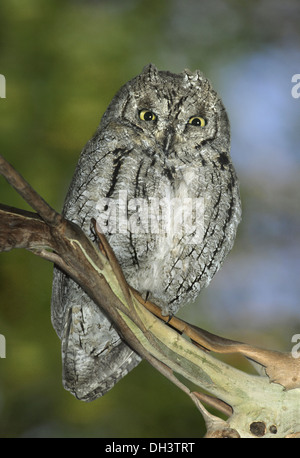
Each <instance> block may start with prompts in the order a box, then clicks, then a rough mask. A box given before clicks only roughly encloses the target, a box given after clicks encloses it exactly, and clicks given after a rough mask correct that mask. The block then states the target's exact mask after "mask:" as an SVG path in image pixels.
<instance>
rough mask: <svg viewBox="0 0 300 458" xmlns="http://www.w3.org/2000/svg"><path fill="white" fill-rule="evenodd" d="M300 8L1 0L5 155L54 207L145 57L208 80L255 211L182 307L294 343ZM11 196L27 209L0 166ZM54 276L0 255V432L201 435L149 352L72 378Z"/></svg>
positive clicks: (189, 407) (264, 337)
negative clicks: (122, 372)
mask: <svg viewBox="0 0 300 458" xmlns="http://www.w3.org/2000/svg"><path fill="white" fill-rule="evenodd" d="M299 23H300V3H299V1H298V0H287V1H285V2H282V1H280V0H261V1H258V0H257V1H242V2H241V1H240V0H228V1H221V0H209V1H197V0H185V1H181V0H166V1H163V0H152V1H150V2H149V1H143V0H98V1H97V0H89V1H83V0H73V1H72V0H60V1H58V0H52V1H51V2H50V1H48V0H27V1H26V2H25V1H24V2H20V1H18V0H11V1H10V0H2V1H1V3H0V73H1V74H3V75H4V76H5V78H6V98H5V99H4V98H2V99H0V113H1V118H0V119H1V123H0V143H1V154H2V155H4V156H5V157H6V158H7V159H8V160H9V161H10V162H11V163H12V164H13V165H14V166H15V167H16V168H17V170H19V171H20V172H21V173H22V174H23V176H24V177H26V179H27V180H28V181H29V182H30V183H31V184H32V186H33V187H34V188H35V189H36V190H37V191H38V192H39V193H40V194H41V195H42V196H43V197H44V198H45V199H46V200H47V201H48V202H49V203H50V204H51V205H52V206H54V207H55V208H56V209H58V210H60V209H61V206H62V203H63V199H64V196H65V193H66V190H67V187H68V184H69V182H70V179H71V177H72V174H73V171H74V168H75V165H76V162H77V159H78V155H79V153H80V151H81V149H82V147H83V146H84V145H85V143H86V141H87V140H88V139H89V138H90V137H91V135H92V134H93V133H94V131H95V130H96V128H97V125H98V123H99V120H100V118H101V116H102V114H103V112H104V110H105V108H106V106H107V105H108V103H109V101H110V100H111V98H112V97H113V95H114V94H115V92H116V91H117V90H118V89H119V87H120V86H121V85H122V84H124V83H125V82H126V81H127V80H128V79H130V78H132V77H133V76H135V75H136V74H138V73H139V72H140V71H141V69H142V68H143V66H144V65H145V64H147V63H149V62H153V63H155V64H156V65H157V66H158V67H159V68H160V69H167V70H170V71H173V72H179V71H182V70H183V69H184V68H186V67H189V68H190V69H191V70H194V69H196V68H199V69H201V70H202V71H204V73H206V75H207V76H208V77H209V78H210V79H211V80H212V81H213V84H214V86H215V88H216V89H217V90H218V92H219V93H220V95H221V96H222V98H223V101H224V102H225V105H226V107H227V109H228V113H229V117H230V119H231V124H232V157H233V160H234V163H235V165H236V169H237V172H238V175H239V178H240V182H241V194H242V199H243V211H244V217H243V222H242V224H241V226H240V228H239V234H238V238H237V241H236V244H235V247H234V249H233V251H232V253H231V254H230V256H229V257H228V260H227V261H226V263H225V265H224V267H223V269H222V270H221V271H220V272H219V273H218V274H217V276H216V277H215V279H214V281H213V282H212V284H211V285H210V286H209V288H207V290H205V291H204V292H203V293H202V294H201V296H200V298H199V301H198V303H197V304H194V305H191V306H188V307H187V309H186V310H184V311H183V312H182V313H181V316H183V317H185V318H186V319H188V320H189V321H191V322H192V323H194V324H196V325H199V326H202V327H205V328H206V329H208V330H210V331H212V332H215V333H219V334H221V335H224V336H227V337H232V338H237V339H239V340H244V341H248V342H250V343H255V344H260V345H264V346H267V347H269V348H274V349H278V350H285V351H289V350H290V348H291V345H292V344H291V337H292V335H293V334H296V333H300V319H299V315H300V313H299V293H300V286H299V273H300V269H299V267H300V261H299V259H300V249H299V246H300V244H299V242H300V233H299V227H300V218H299V201H300V185H299V171H300V170H299V169H300V153H299V145H300V134H299V113H300V98H299V99H295V98H293V97H292V95H291V89H292V83H291V79H292V76H293V75H294V74H299V73H300V43H299V38H300V37H299V35H300V28H299ZM0 201H1V202H3V203H6V204H9V205H13V206H17V207H21V208H28V207H27V205H26V204H25V203H24V202H23V201H22V200H21V198H20V197H19V196H18V195H17V194H16V193H15V191H14V190H13V189H11V188H10V187H9V186H8V185H7V183H6V182H5V181H4V179H3V178H2V179H1V177H0ZM51 281H52V266H51V265H50V263H47V262H46V261H43V260H41V259H39V258H37V257H35V256H34V255H32V254H31V253H28V252H25V251H13V252H10V253H3V254H1V255H0V334H3V335H4V336H5V338H6V346H7V347H6V358H5V359H0V437H201V436H202V435H203V432H204V425H203V421H202V418H201V416H200V414H199V413H198V411H197V410H196V408H195V407H194V405H193V404H192V403H191V401H190V400H189V399H188V398H187V397H186V396H185V395H184V394H183V393H181V392H180V391H179V390H178V389H177V388H175V387H174V386H172V384H171V383H170V382H169V381H167V380H166V379H164V378H163V377H162V376H161V375H160V374H158V373H157V372H156V371H155V370H154V369H152V368H151V367H150V366H149V365H148V364H147V363H145V362H142V363H141V364H140V365H139V366H138V367H137V368H136V369H135V370H133V371H132V372H131V373H130V374H129V375H127V376H126V377H125V378H124V379H123V380H122V381H121V382H119V383H118V384H117V385H116V386H115V388H114V389H113V390H111V391H110V392H109V393H108V394H107V395H105V396H104V397H103V398H100V399H98V400H97V401H94V402H92V403H90V404H85V403H82V402H80V401H77V400H76V399H75V398H73V397H72V395H70V394H69V393H68V392H66V391H64V389H63V387H62V384H61V356H60V342H59V340H58V338H57V336H56V334H55V332H54V330H53V329H52V326H51V322H50V297H51ZM228 361H229V362H230V363H232V364H235V365H236V364H237V365H238V366H239V367H243V368H246V366H241V362H240V361H238V360H236V359H235V358H233V357H232V358H229V359H228ZM247 368H248V366H247Z"/></svg>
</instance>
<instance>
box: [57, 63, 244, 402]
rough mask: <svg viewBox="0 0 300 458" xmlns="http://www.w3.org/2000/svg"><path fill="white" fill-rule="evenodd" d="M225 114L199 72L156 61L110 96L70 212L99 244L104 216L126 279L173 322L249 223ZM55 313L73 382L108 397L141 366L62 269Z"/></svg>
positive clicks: (84, 392)
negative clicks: (97, 234)
mask: <svg viewBox="0 0 300 458" xmlns="http://www.w3.org/2000/svg"><path fill="white" fill-rule="evenodd" d="M229 151H230V128H229V122H228V117H227V114H226V111H225V108H224V106H223V104H222V102H221V100H220V98H219V97H218V95H217V94H216V92H215V91H214V89H213V88H212V86H211V83H210V82H209V80H208V79H207V78H206V77H205V76H204V75H203V74H202V73H201V72H200V71H196V72H194V73H192V72H190V71H189V70H185V71H184V72H182V73H180V74H174V73H171V72H168V71H158V70H157V68H156V67H155V66H154V65H152V64H150V65H148V66H146V67H145V68H144V69H143V71H142V73H141V74H140V75H138V76H137V77H135V78H133V79H132V80H131V81H129V82H127V83H126V84H125V85H124V86H123V87H122V88H121V89H120V90H119V92H117V94H116V95H115V97H114V98H113V99H112V101H111V103H110V105H109V106H108V108H107V110H106V112H105V113H104V115H103V117H102V119H101V122H100V125H99V127H98V129H97V131H96V133H95V134H94V136H93V137H92V139H91V140H90V141H89V142H88V143H87V145H86V146H85V148H84V149H83V151H82V153H81V156H80V158H79V162H78V165H77V168H76V171H75V174H74V177H73V180H72V182H71V185H70V188H69V191H68V194H67V197H66V200H65V204H64V208H63V214H64V216H65V217H66V218H67V219H69V220H71V221H73V222H75V223H77V224H78V225H79V226H80V227H81V228H82V229H83V231H84V232H85V233H86V234H87V235H88V237H89V238H90V239H92V240H93V241H94V242H95V243H96V237H95V234H94V231H93V228H92V226H91V220H92V219H95V220H96V221H97V225H98V227H99V228H100V230H101V231H102V232H103V233H104V234H105V235H106V237H107V239H108V241H109V243H110V245H111V247H112V248H113V250H114V253H115V255H116V257H117V259H118V261H119V263H120V265H121V267H122V270H123V272H124V275H125V278H126V280H127V282H128V284H129V285H130V286H131V287H133V288H135V289H136V290H137V291H139V293H140V294H141V295H142V296H143V297H144V298H145V299H149V300H151V301H152V302H154V303H156V304H157V305H158V306H159V307H160V308H161V310H162V313H163V314H164V315H172V314H175V313H176V312H177V310H178V309H179V308H180V307H182V306H184V305H185V304H187V303H188V302H192V301H193V300H194V299H195V298H196V297H197V296H198V295H199V293H200V291H201V290H202V288H204V287H205V286H207V285H208V284H209V282H210V281H211V279H212V277H213V276H214V274H215V273H216V272H217V271H218V269H219V268H220V266H221V265H222V263H223V261H224V258H225V256H226V255H227V253H228V252H229V250H230V249H231V248H232V246H233V243H234V239H235V236H236V230H237V226H238V223H239V221H240V218H241V203H240V197H239V187H238V181H237V177H236V173H235V170H234V168H233V165H232V162H231V158H230V154H229ZM51 316H52V323H53V326H54V328H55V330H56V332H57V334H58V336H59V338H60V339H61V342H62V359H63V384H64V387H65V388H66V389H67V390H69V391H70V392H71V393H72V394H74V395H75V396H76V397H77V398H78V399H81V400H84V401H91V400H93V399H96V398H97V397H99V396H102V395H103V394H105V393H106V392H107V391H108V390H109V389H111V388H112V387H113V386H114V385H115V384H116V383H117V382H118V381H119V380H120V379H121V378H122V377H124V376H125V375H126V374H127V373H128V372H129V371H130V370H131V369H132V368H134V367H135V366H136V365H137V364H138V363H139V361H140V357H139V356H138V355H137V354H136V353H135V352H133V351H132V349H131V348H129V347H128V345H127V344H126V343H125V342H124V341H123V340H122V339H121V338H120V336H119V335H118V333H117V331H116V329H115V327H114V325H113V323H111V322H110V321H109V319H108V318H107V317H106V316H105V315H104V314H103V313H102V311H101V310H100V309H99V307H98V306H97V305H96V304H95V303H94V302H93V301H92V300H91V299H90V298H89V297H88V296H87V294H86V293H85V292H84V291H83V290H82V289H81V288H80V287H79V286H78V285H77V284H76V283H75V282H74V281H73V280H71V279H70V278H69V277H68V276H67V275H66V274H64V273H63V272H62V271H60V270H59V269H58V268H56V267H55V269H54V279H53V290H52V304H51Z"/></svg>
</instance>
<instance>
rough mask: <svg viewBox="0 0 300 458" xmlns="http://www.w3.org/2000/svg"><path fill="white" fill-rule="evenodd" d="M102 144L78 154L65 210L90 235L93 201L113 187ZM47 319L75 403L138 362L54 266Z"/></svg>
mask: <svg viewBox="0 0 300 458" xmlns="http://www.w3.org/2000/svg"><path fill="white" fill-rule="evenodd" d="M100 140H101V139H99V136H98V135H97V134H96V135H95V137H94V138H93V139H91V140H90V141H89V142H88V143H87V145H86V147H85V149H84V151H83V152H82V154H81V157H80V160H79V163H78V165H77V168H76V171H75V174H74V177H73V180H72V183H71V185H70V188H69V191H68V194H67V197H66V200H65V205H64V211H63V214H64V215H65V216H66V217H67V218H68V219H70V220H72V221H74V222H75V223H77V224H79V226H81V227H82V229H83V230H84V232H85V233H86V234H87V235H88V236H89V237H92V234H91V231H90V221H91V218H97V199H98V198H99V197H101V193H102V195H105V193H107V191H108V188H109V186H110V185H111V184H110V182H108V180H106V178H105V177H106V176H110V173H111V170H110V169H112V167H113V159H110V154H109V151H107V149H106V147H105V144H104V146H99V144H100V145H101V141H100ZM105 158H106V159H105ZM97 163H99V164H100V163H101V166H100V165H98V166H97V167H96V166H95V164H97ZM106 181H107V183H106ZM51 318H52V324H53V327H54V329H55V330H56V332H57V334H58V336H59V338H60V339H61V342H62V362H63V384H64V387H65V388H66V389H67V390H69V391H70V392H71V393H72V394H74V395H75V396H76V397H77V398H78V399H81V400H84V401H92V400H94V399H96V398H97V397H100V396H102V395H103V394H105V393H106V392H107V391H109V390H110V389H111V388H112V387H113V386H114V385H115V384H116V383H117V382H118V381H119V380H120V379H121V378H123V377H124V376H125V375H126V374H127V373H128V372H129V371H130V370H131V369H133V368H134V367H135V366H136V365H137V364H138V363H139V362H140V361H141V358H140V357H139V356H138V355H137V354H136V353H135V352H133V351H132V350H131V348H129V347H128V346H127V345H126V343H125V342H124V341H122V340H121V338H120V336H119V334H118V333H117V331H116V330H115V328H114V326H113V325H112V323H111V322H110V321H109V320H108V319H107V318H106V316H105V315H104V314H103V313H102V312H101V310H100V309H99V307H98V306H97V305H96V304H95V303H94V302H93V301H92V300H91V299H90V298H89V296H88V295H87V294H86V293H85V292H84V291H83V290H82V288H80V287H79V286H78V285H77V284H76V283H75V282H74V281H73V280H71V279H70V278H69V277H68V276H67V275H65V274H64V273H63V272H62V271H60V270H59V269H58V268H56V267H55V268H54V277H53V285H52V302H51Z"/></svg>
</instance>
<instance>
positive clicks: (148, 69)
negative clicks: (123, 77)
mask: <svg viewBox="0 0 300 458" xmlns="http://www.w3.org/2000/svg"><path fill="white" fill-rule="evenodd" d="M141 74H142V75H143V76H144V77H146V79H147V80H149V81H156V80H157V76H158V70H157V68H156V67H155V65H153V64H148V65H146V66H145V67H144V68H143V71H142V73H141Z"/></svg>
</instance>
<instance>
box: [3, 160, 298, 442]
mask: <svg viewBox="0 0 300 458" xmlns="http://www.w3.org/2000/svg"><path fill="white" fill-rule="evenodd" d="M0 174H2V175H3V176H4V177H5V178H6V180H7V181H8V183H9V184H10V185H11V186H13V187H14V188H15V189H16V191H17V192H18V193H19V194H20V195H21V196H22V197H23V198H24V200H25V201H26V202H27V203H29V204H30V206H31V207H32V208H33V209H34V210H35V211H36V212H37V213H33V212H28V211H24V210H20V209H15V208H12V207H8V206H6V205H2V204H1V205H0V251H9V250H12V249H14V248H24V249H27V250H30V251H31V252H33V253H34V254H36V255H38V256H41V257H42V258H44V259H46V260H48V261H51V262H53V263H55V264H57V265H58V266H59V267H60V268H61V269H63V270H64V271H65V272H66V273H67V274H68V275H69V276H71V277H72V278H73V279H74V280H75V281H76V282H77V283H78V284H79V285H80V286H81V287H82V288H83V289H84V290H85V291H86V292H87V294H89V296H90V297H91V298H92V299H93V300H94V302H95V303H96V304H98V306H99V307H100V308H101V309H102V310H103V311H104V313H105V314H106V315H107V316H108V317H109V319H110V320H111V321H112V322H113V323H114V324H115V326H116V328H117V329H118V332H119V333H120V335H121V336H122V338H123V339H124V340H125V341H126V342H127V343H128V345H129V346H131V347H132V348H133V349H134V350H135V351H136V352H137V353H138V354H139V355H140V356H141V357H142V358H144V359H146V360H147V361H148V362H149V363H150V364H151V365H152V366H153V367H155V368H156V369H157V370H159V371H160V372H161V373H162V374H163V375H165V376H166V377H167V378H169V379H170V380H171V381H172V382H173V383H175V384H176V385H177V386H178V387H179V388H180V389H182V390H183V391H184V392H185V393H186V394H187V395H188V396H189V397H190V398H191V399H192V401H193V402H194V403H195V404H196V406H197V408H198V409H199V410H200V411H201V413H202V415H203V416H204V419H205V421H206V425H207V435H206V436H207V437H274V436H275V435H276V437H292V436H293V437H294V436H295V435H297V434H299V432H300V415H299V406H300V377H299V374H300V362H299V360H298V359H295V358H292V356H291V355H290V354H285V353H281V352H277V351H269V350H265V349H261V348H258V347H253V346H250V345H248V344H245V343H242V342H236V341H232V340H229V339H224V338H222V337H219V336H215V335H213V334H211V333H208V332H207V331H205V330H203V329H200V328H198V327H196V326H193V325H190V324H188V323H186V322H184V321H183V320H180V319H179V318H176V317H172V318H171V319H168V318H166V317H163V316H162V315H161V313H160V309H159V308H158V307H157V306H156V305H155V304H151V303H149V302H144V301H143V300H142V298H141V297H140V296H139V294H138V292H137V291H134V290H132V289H131V288H130V287H129V286H128V284H127V282H126V280H125V278H124V275H123V273H122V271H121V269H120V266H119V264H118V262H117V259H116V258H115V256H114V253H113V251H112V249H111V247H110V246H109V244H108V243H107V241H106V239H105V237H104V236H103V235H102V234H101V233H99V232H97V226H96V224H95V223H94V224H95V230H96V232H97V233H98V237H99V246H98V247H96V246H95V245H94V244H93V243H92V242H91V241H90V240H89V239H88V238H87V237H86V236H85V234H84V233H83V232H82V231H81V229H80V228H79V227H78V226H76V225H75V224H73V223H72V222H70V221H67V220H66V219H65V218H63V217H62V215H60V214H59V213H57V212H56V211H55V210H54V209H53V208H52V207H50V206H49V205H48V204H47V203H46V202H45V201H44V200H43V199H42V198H41V197H40V196H39V195H38V193H36V191H35V190H34V189H32V187H31V186H30V185H29V184H28V183H27V182H26V181H25V180H24V178H23V177H22V176H21V175H20V174H19V173H18V172H17V171H16V170H15V169H14V168H13V167H12V166H11V165H10V164H8V163H7V161H6V160H5V159H4V158H3V157H2V156H0ZM187 338H188V339H187ZM210 351H213V352H216V353H240V354H242V355H243V356H245V357H246V358H249V359H251V360H253V361H255V362H256V363H257V364H258V365H259V366H260V367H261V368H262V369H263V370H264V372H265V374H264V375H257V376H253V375H250V374H247V373H244V372H242V371H240V370H238V369H236V368H234V367H231V366H229V365H227V364H225V363H224V362H222V361H219V360H218V359H217V358H215V357H214V356H212V355H211V354H210V353H209V352H210ZM175 374H181V375H182V376H183V377H184V378H185V379H187V380H189V381H190V382H193V383H195V384H196V385H197V386H199V388H201V389H204V390H205V391H206V392H207V393H208V394H207V393H203V392H202V391H199V392H198V391H197V392H191V391H190V389H189V388H188V387H187V386H186V385H185V384H184V383H183V382H181V381H180V380H179V379H178V378H177V377H176V375H175ZM202 402H205V403H206V404H208V405H211V406H214V407H215V408H217V409H218V410H219V411H220V412H222V413H223V414H225V415H226V416H227V417H228V418H227V420H226V421H225V420H221V419H220V418H218V417H215V416H213V415H211V414H210V413H209V412H208V411H207V410H206V409H205V408H204V406H203V404H202Z"/></svg>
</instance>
